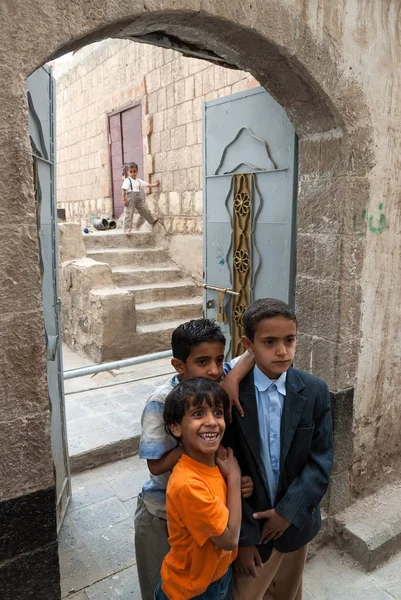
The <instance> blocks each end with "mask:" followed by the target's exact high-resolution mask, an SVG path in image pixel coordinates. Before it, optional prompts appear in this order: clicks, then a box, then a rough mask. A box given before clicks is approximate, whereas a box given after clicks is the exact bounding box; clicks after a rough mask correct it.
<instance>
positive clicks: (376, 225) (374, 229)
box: [352, 202, 387, 237]
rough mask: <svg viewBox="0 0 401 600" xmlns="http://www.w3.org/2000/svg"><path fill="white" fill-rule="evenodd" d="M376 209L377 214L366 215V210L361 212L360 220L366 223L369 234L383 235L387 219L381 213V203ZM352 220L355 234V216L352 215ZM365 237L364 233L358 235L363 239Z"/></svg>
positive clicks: (356, 229) (356, 228)
mask: <svg viewBox="0 0 401 600" xmlns="http://www.w3.org/2000/svg"><path fill="white" fill-rule="evenodd" d="M378 209H379V213H378V214H374V215H368V211H367V210H363V211H362V220H363V221H365V222H366V223H367V225H368V231H370V233H374V234H378V233H383V231H385V229H386V227H387V218H386V215H385V214H384V212H383V203H382V202H380V204H379V206H378ZM352 220H353V229H354V232H355V233H357V231H358V227H357V215H354V216H353V219H352ZM365 235H366V232H365V233H359V236H360V237H364V236H365Z"/></svg>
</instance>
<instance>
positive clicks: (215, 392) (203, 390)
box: [163, 377, 230, 435]
mask: <svg viewBox="0 0 401 600" xmlns="http://www.w3.org/2000/svg"><path fill="white" fill-rule="evenodd" d="M203 404H207V405H208V406H216V407H217V408H221V409H222V410H223V411H224V418H225V419H226V420H227V418H228V411H229V408H230V399H229V397H228V394H227V392H226V391H225V390H223V388H222V387H221V386H220V385H219V384H218V383H216V381H213V380H212V379H206V378H205V377H195V378H194V379H186V380H185V381H182V382H181V383H179V384H178V385H176V386H175V387H174V388H173V389H172V390H171V392H170V393H169V395H168V396H167V398H166V401H165V404H164V412H163V419H164V426H165V428H166V431H167V433H169V434H170V435H172V433H171V431H170V426H171V425H179V424H180V423H181V422H182V420H183V418H184V415H185V413H186V411H187V410H189V409H190V408H191V407H193V406H202V405H203Z"/></svg>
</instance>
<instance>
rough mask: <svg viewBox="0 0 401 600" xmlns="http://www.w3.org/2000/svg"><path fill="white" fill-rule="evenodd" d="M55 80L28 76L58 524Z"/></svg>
mask: <svg viewBox="0 0 401 600" xmlns="http://www.w3.org/2000/svg"><path fill="white" fill-rule="evenodd" d="M54 87H55V84H54V79H53V78H52V75H51V69H50V68H48V67H41V68H40V69H38V70H37V71H35V72H34V73H33V74H32V75H31V76H30V77H28V79H27V94H28V107H29V137H30V141H31V148H32V162H33V165H32V166H33V177H34V184H35V194H36V200H37V219H38V227H39V242H40V268H41V274H42V300H43V312H44V322H45V336H46V351H47V381H48V387H49V402H50V410H51V444H52V455H53V463H54V472H55V479H56V481H55V484H56V493H57V518H58V527H60V526H61V523H62V520H63V517H64V515H65V511H66V509H67V505H68V501H69V498H70V496H71V482H70V473H69V465H68V446H67V434H66V420H65V406H64V384H63V367H62V353H61V352H62V351H61V327H60V303H59V293H58V289H59V287H58V245H57V206H56V194H55V156H54V153H55V114H54V107H55V97H54V95H55V94H54V92H55V89H54Z"/></svg>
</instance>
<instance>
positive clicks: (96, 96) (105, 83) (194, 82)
mask: <svg viewBox="0 0 401 600" xmlns="http://www.w3.org/2000/svg"><path fill="white" fill-rule="evenodd" d="M54 74H55V77H56V78H57V113H56V114H57V202H58V205H59V206H60V207H61V208H65V209H66V217H67V219H68V220H69V221H75V222H79V223H81V225H83V226H84V225H86V224H87V223H88V221H89V217H90V215H91V214H97V215H98V216H111V214H112V197H111V194H112V190H111V176H110V159H109V140H108V122H107V115H108V114H109V113H111V112H112V111H114V110H118V109H120V108H123V107H125V106H128V105H129V103H132V102H138V101H141V103H142V132H143V155H144V177H145V179H146V180H148V181H151V180H152V181H155V180H157V179H160V181H161V186H160V190H158V191H157V192H156V193H153V194H149V195H148V196H147V202H148V204H149V206H150V207H151V209H152V211H154V212H155V214H157V215H158V216H160V217H161V218H162V219H163V223H164V224H165V226H166V228H167V231H169V232H172V233H178V234H181V235H188V234H191V235H194V234H195V235H196V234H197V235H200V234H201V232H202V212H203V211H202V208H203V207H202V101H203V100H213V99H215V98H218V97H221V96H226V95H229V94H232V93H234V92H237V91H242V90H244V89H247V88H248V87H254V86H257V85H259V84H258V83H257V81H255V79H254V78H253V77H252V76H250V75H247V74H246V73H243V72H242V71H238V70H233V69H227V68H224V67H218V66H216V65H212V64H210V63H208V62H206V61H203V60H197V59H194V58H186V57H184V56H182V55H181V54H180V53H178V52H174V51H173V50H166V49H163V48H158V47H156V46H150V45H145V44H140V43H137V42H131V41H127V40H111V39H107V40H104V41H102V42H100V43H97V44H94V45H91V46H87V47H86V48H82V49H81V50H80V51H79V52H77V53H76V54H74V55H73V56H72V57H71V58H70V59H69V60H68V61H66V62H57V63H55V65H54Z"/></svg>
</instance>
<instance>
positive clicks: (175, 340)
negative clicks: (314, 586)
mask: <svg viewBox="0 0 401 600" xmlns="http://www.w3.org/2000/svg"><path fill="white" fill-rule="evenodd" d="M203 342H220V343H221V344H223V346H225V345H226V338H225V337H224V334H223V332H222V330H221V329H220V327H219V325H218V324H217V323H216V321H214V320H213V319H193V320H192V321H187V322H186V323H183V324H182V325H179V326H178V327H177V328H176V329H175V330H174V331H173V335H172V337H171V348H172V351H173V356H174V358H179V359H180V360H182V361H183V362H186V361H187V358H188V356H189V354H190V352H191V349H192V348H193V347H194V346H198V345H199V344H202V343H203Z"/></svg>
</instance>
